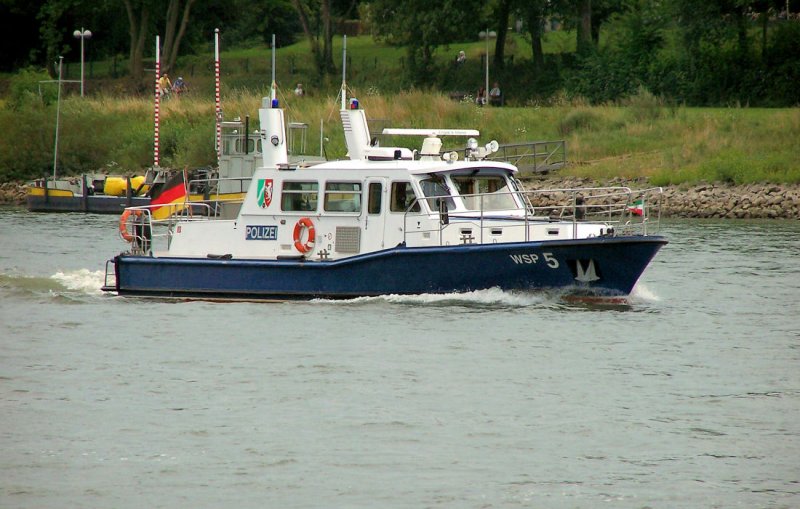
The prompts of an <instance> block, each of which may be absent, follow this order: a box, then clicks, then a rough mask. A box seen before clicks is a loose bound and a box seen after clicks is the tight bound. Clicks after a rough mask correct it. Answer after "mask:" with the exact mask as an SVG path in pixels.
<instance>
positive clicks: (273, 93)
mask: <svg viewBox="0 0 800 509" xmlns="http://www.w3.org/2000/svg"><path fill="white" fill-rule="evenodd" d="M270 89H271V90H270V97H269V98H270V102H272V103H274V102H275V98H276V97H277V96H278V84H277V83H275V34H272V84H271V85H270Z"/></svg>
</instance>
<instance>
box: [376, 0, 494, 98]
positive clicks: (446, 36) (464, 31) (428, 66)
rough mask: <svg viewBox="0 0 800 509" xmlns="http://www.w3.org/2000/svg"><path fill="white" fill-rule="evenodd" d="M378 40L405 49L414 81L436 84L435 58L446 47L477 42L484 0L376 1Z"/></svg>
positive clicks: (410, 74) (410, 73)
mask: <svg viewBox="0 0 800 509" xmlns="http://www.w3.org/2000/svg"><path fill="white" fill-rule="evenodd" d="M372 8H373V15H374V24H375V28H376V29H377V35H378V37H380V38H382V39H384V40H386V41H388V42H389V43H391V44H396V45H398V46H405V47H406V51H407V55H408V73H409V76H410V77H411V79H412V80H413V81H414V82H416V83H419V84H423V85H427V84H430V83H432V82H433V81H434V65H433V55H434V53H435V51H436V49H437V48H438V47H439V46H440V45H443V44H449V43H451V42H455V41H457V40H464V39H473V40H474V38H475V34H477V33H478V31H479V30H480V29H481V26H480V25H481V20H482V19H484V20H485V18H484V17H483V16H482V9H481V8H482V2H481V0H462V1H460V2H456V1H455V0H445V1H443V2H431V1H430V0H406V1H405V2H402V3H400V2H397V1H395V0H375V1H374V2H373V3H372Z"/></svg>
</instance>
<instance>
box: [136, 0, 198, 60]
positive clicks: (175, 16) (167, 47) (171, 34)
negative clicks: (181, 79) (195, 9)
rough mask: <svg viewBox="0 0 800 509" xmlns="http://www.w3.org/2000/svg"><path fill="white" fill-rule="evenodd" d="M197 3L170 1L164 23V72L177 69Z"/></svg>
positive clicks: (190, 0)
mask: <svg viewBox="0 0 800 509" xmlns="http://www.w3.org/2000/svg"><path fill="white" fill-rule="evenodd" d="M126 1H128V0H126ZM195 1H196V0H184V2H183V5H181V3H182V2H181V0H169V4H168V5H167V19H166V21H165V23H164V56H163V58H164V64H165V65H164V67H163V68H164V72H167V71H168V70H171V69H172V68H173V67H175V62H176V60H177V59H178V51H179V49H180V47H181V40H182V39H183V36H184V35H185V34H186V26H187V25H188V24H189V17H190V14H191V10H192V6H193V5H194V3H195Z"/></svg>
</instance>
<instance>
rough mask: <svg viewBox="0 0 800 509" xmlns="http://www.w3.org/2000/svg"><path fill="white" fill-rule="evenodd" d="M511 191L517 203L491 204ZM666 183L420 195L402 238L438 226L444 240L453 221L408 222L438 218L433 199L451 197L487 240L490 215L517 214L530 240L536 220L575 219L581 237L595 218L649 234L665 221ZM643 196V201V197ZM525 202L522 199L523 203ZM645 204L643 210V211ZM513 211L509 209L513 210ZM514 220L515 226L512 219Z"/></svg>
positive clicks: (613, 227) (462, 219)
mask: <svg viewBox="0 0 800 509" xmlns="http://www.w3.org/2000/svg"><path fill="white" fill-rule="evenodd" d="M504 195H511V196H514V197H516V199H515V203H516V205H515V207H513V208H512V207H509V208H501V209H498V208H492V209H487V203H486V202H487V200H489V199H496V198H497V197H499V196H504ZM662 196H663V189H662V188H660V187H653V188H648V189H642V190H632V189H630V188H629V187H624V186H614V187H590V188H560V189H542V190H530V191H526V190H524V189H519V190H513V191H503V192H495V193H475V194H465V195H441V196H431V197H424V198H418V199H415V200H414V201H413V202H412V203H411V205H409V207H408V208H407V209H406V211H405V213H404V217H403V241H404V242H407V241H408V236H409V235H415V234H418V233H425V232H428V233H430V232H433V231H437V230H438V235H439V243H440V245H441V243H442V232H443V231H444V230H445V229H446V228H447V227H449V226H451V225H452V224H453V223H452V222H450V221H449V220H448V224H444V223H443V222H442V221H437V224H438V227H437V229H436V230H431V229H423V230H417V231H408V228H407V224H408V220H409V217H410V216H423V217H428V218H431V219H434V218H435V215H436V214H439V211H438V209H437V208H436V207H433V206H432V205H431V202H432V201H434V200H448V201H453V202H454V203H456V208H455V209H454V210H448V211H447V212H448V218H456V219H458V220H459V221H458V222H457V224H460V225H464V224H465V223H466V222H469V221H473V222H475V223H477V224H476V226H477V227H478V228H479V230H480V236H479V242H481V243H483V242H484V231H485V229H486V228H487V227H486V221H489V220H494V223H493V224H497V223H496V222H497V221H501V220H502V221H507V220H516V221H517V222H518V226H522V227H524V228H525V234H524V239H525V241H529V240H530V228H529V226H530V225H531V224H534V223H536V224H541V223H542V222H562V223H563V222H564V221H567V222H570V223H571V225H572V238H578V231H579V225H580V224H583V223H594V224H603V225H606V226H607V227H608V228H609V230H607V231H608V232H609V233H608V234H611V235H615V236H616V235H635V234H639V235H649V234H651V233H653V232H657V231H658V229H659V227H660V221H661V200H662ZM475 199H477V204H478V207H477V209H468V208H465V207H464V204H465V203H469V202H470V201H471V200H472V201H474V200H475ZM640 200H641V204H639V203H638V202H639V201H640ZM419 202H426V205H427V207H428V209H429V210H427V211H426V210H425V209H423V208H422V207H421V206H420V210H419V211H418V212H412V209H413V208H414V205H415V204H417V203H419ZM520 204H522V205H521V206H520ZM640 210H641V215H639V212H638V211H640ZM509 212H510V213H509ZM509 225H510V226H515V225H514V224H513V223H509Z"/></svg>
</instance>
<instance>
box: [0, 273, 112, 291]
mask: <svg viewBox="0 0 800 509" xmlns="http://www.w3.org/2000/svg"><path fill="white" fill-rule="evenodd" d="M103 278H104V274H103V271H99V270H98V271H91V270H88V269H78V270H73V271H58V272H56V273H55V274H53V275H52V276H49V277H35V276H27V275H24V274H14V273H11V274H9V273H5V274H0V291H1V292H2V293H3V294H14V295H21V296H26V295H27V296H30V297H42V296H44V297H53V296H55V297H80V296H87V295H89V296H99V295H102V293H103V292H102V291H101V290H100V287H101V286H102V285H103Z"/></svg>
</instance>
